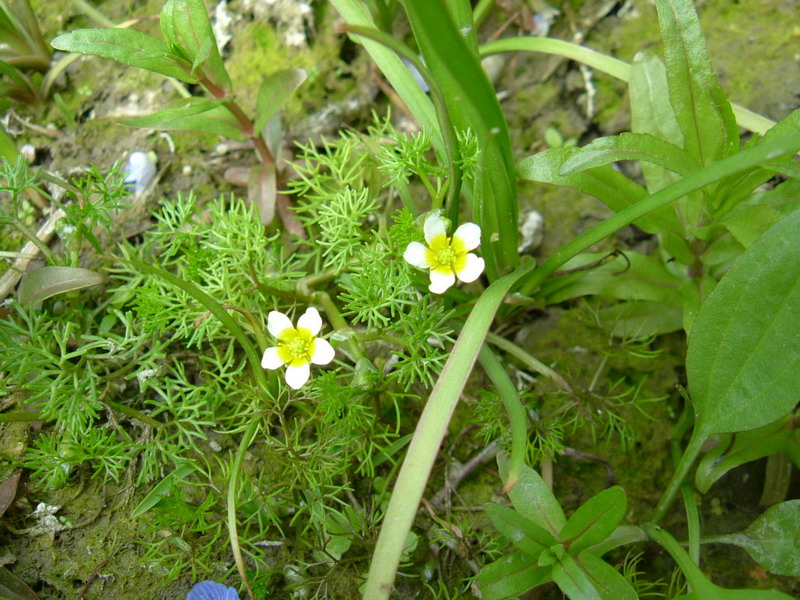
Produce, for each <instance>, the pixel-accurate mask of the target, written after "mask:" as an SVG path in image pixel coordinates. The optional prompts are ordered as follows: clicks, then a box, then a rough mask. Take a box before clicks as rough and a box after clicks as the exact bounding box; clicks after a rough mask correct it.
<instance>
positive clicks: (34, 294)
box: [19, 267, 103, 304]
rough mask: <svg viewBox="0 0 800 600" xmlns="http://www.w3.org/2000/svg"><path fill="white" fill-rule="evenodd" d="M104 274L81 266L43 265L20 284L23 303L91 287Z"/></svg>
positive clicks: (101, 280)
mask: <svg viewBox="0 0 800 600" xmlns="http://www.w3.org/2000/svg"><path fill="white" fill-rule="evenodd" d="M102 282H103V276H102V275H100V274H99V273H95V272H94V271H90V270H89V269H82V268H80V267H42V268H41V269H36V270H35V271H33V272H31V273H29V274H28V275H26V276H25V278H24V279H23V280H22V283H21V284H20V286H19V301H20V303H21V304H35V303H37V302H41V301H42V300H47V299H48V298H52V297H53V296H56V295H58V294H64V293H66V292H72V291H75V290H80V289H83V288H87V287H91V286H93V285H97V284H99V283H102Z"/></svg>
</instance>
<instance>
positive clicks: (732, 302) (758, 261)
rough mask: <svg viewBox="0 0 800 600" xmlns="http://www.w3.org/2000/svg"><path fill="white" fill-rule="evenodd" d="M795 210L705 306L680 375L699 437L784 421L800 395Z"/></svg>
mask: <svg viewBox="0 0 800 600" xmlns="http://www.w3.org/2000/svg"><path fill="white" fill-rule="evenodd" d="M798 231H800V211H795V212H793V213H792V214H790V215H788V216H787V217H785V218H784V219H782V220H781V221H780V222H779V223H778V224H777V225H775V226H774V227H772V228H771V229H770V230H769V231H768V232H767V233H765V234H764V235H763V236H762V237H761V238H759V239H758V240H757V241H756V242H754V243H753V244H752V245H751V246H750V247H749V248H748V249H747V250H746V251H745V252H744V253H743V254H742V256H741V257H740V258H739V259H738V260H737V261H736V263H735V264H734V265H733V267H731V269H730V270H729V271H728V272H727V273H726V274H725V276H724V277H723V278H722V279H721V280H720V282H719V283H718V284H717V286H716V287H715V288H714V290H713V291H712V292H711V294H710V295H709V296H708V298H706V300H705V301H704V302H703V304H702V306H701V308H700V311H699V313H698V314H697V317H696V319H695V321H694V326H693V328H692V330H691V333H690V334H689V348H688V352H687V357H686V370H687V376H688V381H689V391H690V393H691V397H692V402H693V404H694V407H695V412H696V423H697V424H696V430H697V433H698V435H701V436H704V437H708V436H709V435H712V434H714V433H729V432H734V431H746V430H749V429H755V428H757V427H761V426H763V425H766V424H768V423H771V422H772V421H776V420H777V419H779V418H781V417H783V416H784V415H786V414H788V413H789V411H791V410H792V408H793V407H794V405H795V404H796V403H797V390H798V389H800V239H798V237H797V232H798Z"/></svg>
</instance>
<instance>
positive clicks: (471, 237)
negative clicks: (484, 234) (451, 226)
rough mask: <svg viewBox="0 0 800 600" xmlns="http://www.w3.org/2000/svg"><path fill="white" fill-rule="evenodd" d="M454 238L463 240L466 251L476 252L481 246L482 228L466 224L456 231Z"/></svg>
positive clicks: (473, 224)
mask: <svg viewBox="0 0 800 600" xmlns="http://www.w3.org/2000/svg"><path fill="white" fill-rule="evenodd" d="M453 237H454V238H458V239H460V240H461V242H462V243H463V244H464V249H465V250H468V251H469V250H475V248H477V247H478V246H480V245H481V228H480V227H478V226H477V225H475V223H464V224H462V225H460V226H459V228H458V229H456V232H455V233H454V234H453Z"/></svg>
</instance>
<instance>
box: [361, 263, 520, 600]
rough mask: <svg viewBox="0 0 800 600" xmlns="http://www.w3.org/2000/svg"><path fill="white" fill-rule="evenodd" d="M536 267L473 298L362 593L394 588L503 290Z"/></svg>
mask: <svg viewBox="0 0 800 600" xmlns="http://www.w3.org/2000/svg"><path fill="white" fill-rule="evenodd" d="M532 268H533V267H532V266H531V267H526V268H519V269H517V270H516V271H514V272H513V273H511V274H509V275H506V276H505V277H502V278H500V279H498V280H497V281H495V282H494V283H493V284H492V285H490V286H489V287H488V288H487V289H486V291H485V292H484V293H483V294H482V295H481V297H480V298H479V299H478V301H477V302H476V304H475V308H474V309H473V311H472V313H470V315H469V318H468V319H467V321H466V323H465V324H464V327H463V329H462V330H461V333H460V334H459V336H458V340H456V343H455V345H454V346H453V350H452V352H451V354H450V358H449V359H448V360H447V363H446V364H445V366H444V369H442V374H441V376H440V377H439V380H438V381H437V382H436V385H435V386H434V388H433V391H432V392H431V395H430V397H429V398H428V402H427V403H426V404H425V409H424V410H423V412H422V416H421V417H420V420H419V423H418V424H417V429H416V431H415V433H414V438H413V439H412V440H411V444H410V445H409V448H408V452H407V454H406V457H405V460H404V461H403V466H402V467H401V469H400V473H399V475H398V477H397V482H396V484H395V486H394V491H393V493H392V497H391V499H390V500H389V507H388V509H387V512H386V516H385V518H384V522H383V527H382V529H381V533H380V535H379V537H378V543H377V545H376V547H375V553H374V554H373V557H372V563H371V565H370V571H369V576H368V578H367V583H366V586H365V588H364V598H365V599H367V600H380V599H386V598H388V597H389V595H390V594H391V591H392V583H393V581H394V576H395V573H396V572H397V566H398V564H399V562H400V556H401V555H402V553H403V548H404V546H405V543H406V538H407V536H408V532H409V531H410V530H411V525H412V523H413V522H414V517H415V516H416V514H417V508H418V507H419V503H420V501H421V499H422V495H423V493H424V491H425V484H426V482H427V481H428V477H429V475H430V472H431V469H432V468H433V463H434V461H435V460H436V455H437V453H438V450H439V446H440V445H441V443H442V440H443V439H444V436H445V434H446V433H447V427H448V424H449V423H450V418H451V416H452V415H453V411H454V410H455V408H456V404H458V399H459V397H460V396H461V392H462V391H463V389H464V385H465V384H466V382H467V377H468V376H469V374H470V372H471V371H472V366H473V365H474V364H475V360H476V359H477V356H478V352H479V351H480V349H481V346H482V345H483V340H484V338H485V337H486V332H487V331H488V330H489V326H490V325H491V324H492V320H493V319H494V315H495V313H496V312H497V309H498V308H499V307H500V304H501V303H502V301H503V298H504V297H505V295H506V294H507V293H508V292H509V290H511V288H512V287H513V286H514V285H515V284H516V283H517V282H518V281H519V280H520V278H522V277H524V276H525V275H526V274H528V273H529V271H530V270H531V269H532Z"/></svg>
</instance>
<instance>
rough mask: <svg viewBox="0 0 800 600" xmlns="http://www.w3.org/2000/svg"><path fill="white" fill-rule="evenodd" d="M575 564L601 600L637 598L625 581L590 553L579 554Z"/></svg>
mask: <svg viewBox="0 0 800 600" xmlns="http://www.w3.org/2000/svg"><path fill="white" fill-rule="evenodd" d="M575 563H576V564H577V565H578V566H579V567H580V568H581V569H583V571H584V573H586V577H587V578H588V579H589V581H590V582H591V584H592V585H593V586H594V588H595V589H596V590H597V591H598V592H599V593H600V597H601V598H603V600H636V599H637V598H638V597H639V596H637V594H636V590H634V589H633V587H631V584H630V583H628V580H627V579H625V578H624V577H623V576H622V575H620V573H619V572H618V571H617V570H616V569H615V568H614V567H612V566H611V565H610V564H608V563H607V562H606V561H604V560H603V559H602V558H599V557H598V556H597V555H596V554H594V553H593V552H592V551H586V552H581V554H580V555H579V556H578V557H577V558H575Z"/></svg>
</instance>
